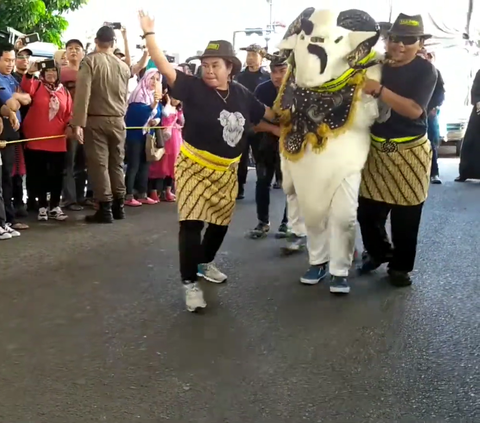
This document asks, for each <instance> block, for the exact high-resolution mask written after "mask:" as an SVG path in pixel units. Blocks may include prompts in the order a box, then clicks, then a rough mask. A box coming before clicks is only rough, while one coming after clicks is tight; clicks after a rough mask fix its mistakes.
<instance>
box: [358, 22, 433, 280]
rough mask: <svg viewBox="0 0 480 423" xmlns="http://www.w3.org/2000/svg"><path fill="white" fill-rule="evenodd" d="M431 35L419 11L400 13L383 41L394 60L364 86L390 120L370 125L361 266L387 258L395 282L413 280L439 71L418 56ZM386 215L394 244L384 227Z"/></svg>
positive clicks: (371, 267) (366, 267) (362, 194)
mask: <svg viewBox="0 0 480 423" xmlns="http://www.w3.org/2000/svg"><path fill="white" fill-rule="evenodd" d="M429 37H430V35H427V34H425V33H424V30H423V21H422V17H421V16H420V15H417V16H407V15H405V14H400V15H399V16H398V18H397V20H396V21H395V23H394V24H393V26H392V28H391V30H390V33H389V38H388V42H387V54H388V55H389V56H390V58H391V59H392V60H393V63H391V64H386V65H385V66H384V67H383V72H382V80H381V83H379V82H377V81H367V83H366V86H365V90H366V91H367V92H369V93H370V94H373V95H375V96H377V97H378V98H380V100H381V101H382V102H383V103H384V104H385V105H386V107H387V108H388V109H389V118H388V119H387V120H386V121H385V122H383V123H375V124H374V125H373V126H372V128H371V139H372V147H371V149H370V153H369V156H368V159H367V163H366V165H365V168H364V170H363V174H362V183H361V187H360V199H359V207H358V221H359V223H360V227H361V231H362V238H363V244H364V246H365V249H366V251H367V252H366V253H364V257H363V264H362V267H361V269H360V270H361V271H362V272H370V271H372V270H374V269H376V268H378V267H379V266H380V265H381V264H382V263H384V262H388V273H389V275H390V280H391V283H392V284H393V285H396V286H407V285H411V283H412V281H411V278H410V276H409V272H411V271H412V270H413V266H414V263H415V255H416V249H417V237H418V229H419V226H420V219H421V217H422V208H423V204H424V202H425V200H426V198H427V193H428V187H429V182H430V167H431V160H432V149H431V146H430V142H429V140H428V138H427V135H426V134H427V107H428V104H429V101H430V99H431V97H432V93H433V91H434V88H435V84H436V82H437V71H436V69H435V67H434V66H433V65H432V64H431V63H429V62H428V61H427V60H424V59H423V58H421V57H419V56H418V55H417V54H418V52H419V50H420V49H421V48H422V47H423V43H424V40H425V39H427V38H429ZM389 214H391V228H392V242H393V247H392V245H391V244H390V241H389V240H388V236H387V232H386V230H385V223H386V221H387V217H388V215H389Z"/></svg>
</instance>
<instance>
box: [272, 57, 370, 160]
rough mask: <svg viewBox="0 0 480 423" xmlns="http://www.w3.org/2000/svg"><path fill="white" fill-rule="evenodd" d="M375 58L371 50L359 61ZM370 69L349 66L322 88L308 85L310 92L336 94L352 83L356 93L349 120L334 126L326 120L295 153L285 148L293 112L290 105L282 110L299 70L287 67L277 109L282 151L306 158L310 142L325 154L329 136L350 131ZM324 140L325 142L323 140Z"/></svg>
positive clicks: (288, 155) (294, 156)
mask: <svg viewBox="0 0 480 423" xmlns="http://www.w3.org/2000/svg"><path fill="white" fill-rule="evenodd" d="M374 58H375V52H371V53H370V54H369V55H368V56H366V57H365V58H364V59H362V60H361V61H359V65H366V64H368V63H369V62H371V61H372V60H374ZM366 71H367V70H366V68H359V69H348V70H347V71H346V72H344V73H343V74H342V75H341V76H340V77H338V78H337V79H335V80H332V81H329V82H326V83H325V84H323V85H322V86H320V87H316V88H308V90H309V91H313V92H317V93H335V92H337V91H340V90H342V89H345V88H347V90H348V86H353V90H354V93H353V96H352V97H351V106H350V110H349V112H348V116H347V117H346V119H345V121H344V122H342V125H341V126H340V127H336V128H331V127H330V126H329V125H328V124H326V123H325V122H323V123H321V124H320V125H318V127H317V130H316V132H308V133H307V134H306V135H305V136H304V138H303V141H304V142H303V144H302V146H301V149H300V151H298V152H295V153H291V152H288V151H286V148H285V141H286V140H285V139H286V137H287V136H289V135H290V132H291V131H292V127H293V125H292V111H291V109H290V108H288V109H282V99H283V96H284V94H285V90H286V88H287V86H289V84H292V78H293V75H292V72H293V73H294V72H295V69H294V67H293V66H292V65H291V64H290V65H289V68H288V70H287V74H286V75H285V77H284V79H283V82H282V86H281V87H280V89H279V92H278V96H277V98H276V100H275V102H274V107H273V110H274V111H275V112H276V113H277V114H278V115H279V117H280V140H279V143H280V144H279V146H280V153H281V154H282V155H283V156H284V157H285V158H286V159H288V160H291V161H298V160H300V159H301V158H302V157H303V154H304V153H305V149H306V146H307V145H308V144H310V145H311V146H312V149H313V151H314V152H315V153H317V154H318V153H321V152H322V151H323V150H324V149H325V147H326V145H327V141H328V138H330V137H336V136H339V135H342V134H343V133H345V132H346V131H348V130H349V129H350V126H351V124H352V119H353V116H355V113H356V107H357V103H358V100H359V99H360V95H361V89H362V87H363V84H364V81H365V78H366ZM319 139H320V140H321V142H320V141H319Z"/></svg>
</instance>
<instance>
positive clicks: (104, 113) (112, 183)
mask: <svg viewBox="0 0 480 423" xmlns="http://www.w3.org/2000/svg"><path fill="white" fill-rule="evenodd" d="M129 79H130V69H129V68H128V66H127V65H126V64H125V63H124V62H122V61H121V60H119V59H118V58H117V57H115V56H114V55H113V54H107V53H93V54H90V55H88V56H86V57H85V59H84V60H83V62H82V65H81V66H80V70H79V71H78V77H77V84H76V89H75V91H76V93H75V99H74V103H73V118H72V121H71V124H72V126H81V127H83V128H84V146H85V154H86V158H87V167H88V169H87V170H88V177H89V180H90V182H91V184H92V188H93V193H94V196H95V199H96V200H97V201H100V202H109V201H112V200H113V198H123V197H125V177H124V174H123V159H124V157H125V137H126V130H125V121H124V116H125V113H126V109H127V94H128V81H129Z"/></svg>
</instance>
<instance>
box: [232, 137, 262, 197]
mask: <svg viewBox="0 0 480 423" xmlns="http://www.w3.org/2000/svg"><path fill="white" fill-rule="evenodd" d="M261 136H262V134H255V133H254V134H253V135H250V136H249V137H248V138H247V142H246V144H245V150H244V151H243V153H242V157H241V158H240V162H239V163H238V171H237V172H238V188H239V190H240V191H242V190H243V186H244V185H245V184H246V183H247V176H248V163H249V161H250V148H252V152H253V157H254V159H255V160H256V157H255V150H256V149H257V148H258V144H259V142H260V138H261Z"/></svg>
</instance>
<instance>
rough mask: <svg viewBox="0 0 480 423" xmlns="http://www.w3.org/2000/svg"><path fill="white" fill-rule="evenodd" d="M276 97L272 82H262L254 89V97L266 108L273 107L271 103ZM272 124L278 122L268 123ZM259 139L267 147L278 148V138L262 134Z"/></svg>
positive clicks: (269, 134)
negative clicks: (266, 144) (267, 145)
mask: <svg viewBox="0 0 480 423" xmlns="http://www.w3.org/2000/svg"><path fill="white" fill-rule="evenodd" d="M277 95H278V89H277V88H276V87H275V85H273V82H272V80H269V81H266V82H262V83H261V84H260V85H259V86H258V87H257V88H256V89H255V97H257V98H258V100H259V101H261V102H262V103H263V104H265V105H266V106H268V107H273V103H275V100H276V98H277ZM269 123H273V124H278V122H269ZM261 138H262V140H263V141H265V142H266V143H268V144H269V145H272V146H275V147H278V137H276V136H275V135H273V134H272V133H270V132H262V133H261Z"/></svg>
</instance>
